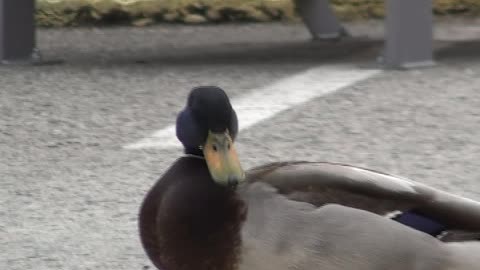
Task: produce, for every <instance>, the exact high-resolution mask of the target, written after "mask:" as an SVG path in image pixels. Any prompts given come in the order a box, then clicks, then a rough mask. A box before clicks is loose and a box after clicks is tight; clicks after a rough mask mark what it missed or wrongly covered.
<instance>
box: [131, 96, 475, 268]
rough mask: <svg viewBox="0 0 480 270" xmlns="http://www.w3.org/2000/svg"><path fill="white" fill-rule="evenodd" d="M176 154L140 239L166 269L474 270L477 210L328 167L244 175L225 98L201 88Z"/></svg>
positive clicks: (366, 173)
mask: <svg viewBox="0 0 480 270" xmlns="http://www.w3.org/2000/svg"><path fill="white" fill-rule="evenodd" d="M176 127H177V128H176V134H177V137H178V139H179V140H180V141H181V143H182V144H183V146H184V152H185V153H184V155H183V156H181V157H179V158H178V159H177V160H176V161H175V162H174V164H173V165H171V167H170V168H169V169H168V170H167V171H166V172H165V173H164V174H163V176H162V177H161V178H160V179H159V180H158V182H157V183H156V184H155V185H154V186H153V187H152V189H151V190H150V191H149V192H148V193H147V195H146V197H145V199H144V201H143V203H142V205H141V208H140V215H139V231H140V238H141V242H142V245H143V248H144V249H145V251H146V253H147V255H148V257H149V258H150V260H151V261H152V262H153V264H154V265H155V266H156V267H157V268H158V269H162V270H192V269H195V270H244V269H245V270H247V269H248V270H252V269H255V270H287V269H288V270H290V269H297V270H312V269H319V270H320V269H322V270H324V269H328V270H345V269H356V270H367V269H368V270H372V269H389V270H395V269H398V270H400V269H401V270H447V269H452V270H453V269H462V270H473V269H478V267H479V266H478V265H477V264H478V263H477V259H476V256H477V255H474V254H476V253H477V252H480V244H479V243H478V242H476V241H474V240H475V239H478V238H479V232H480V204H479V203H478V202H475V201H471V200H468V199H465V198H461V197H458V196H455V195H452V194H449V193H446V192H442V191H439V190H436V189H434V188H431V187H428V186H426V185H422V184H420V183H416V182H414V181H411V180H408V179H404V178H401V177H398V176H393V175H389V174H385V173H381V172H376V171H373V170H369V169H363V168H358V167H354V166H349V165H345V164H335V163H326V162H301V161H300V162H278V163H271V164H266V165H262V166H259V167H256V168H253V169H250V170H248V171H244V170H243V169H242V166H241V164H240V161H239V158H238V156H237V153H236V150H235V144H234V142H235V139H236V137H237V134H238V121H237V116H236V113H235V110H234V109H233V108H232V105H231V104H230V101H229V98H228V96H227V95H226V93H225V91H223V90H222V89H220V88H218V87H212V86H203V87H197V88H194V89H193V90H192V91H191V92H190V94H189V97H188V101H187V104H186V107H185V108H184V109H183V110H182V111H181V112H180V113H179V115H178V117H177V124H176Z"/></svg>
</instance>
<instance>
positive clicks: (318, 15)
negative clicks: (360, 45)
mask: <svg viewBox="0 0 480 270" xmlns="http://www.w3.org/2000/svg"><path fill="white" fill-rule="evenodd" d="M295 3H296V5H297V10H298V13H299V15H300V16H301V17H302V19H303V22H304V23H305V25H306V26H307V28H308V30H309V31H310V33H311V34H312V36H313V38H314V39H332V38H333V39H336V38H339V37H341V36H343V35H345V34H346V32H345V30H344V28H343V27H342V25H341V24H340V22H339V20H338V18H337V16H335V13H334V12H333V9H332V7H331V6H330V3H329V1H328V0H296V1H295Z"/></svg>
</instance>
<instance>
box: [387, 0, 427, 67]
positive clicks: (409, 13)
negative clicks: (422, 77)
mask: <svg viewBox="0 0 480 270" xmlns="http://www.w3.org/2000/svg"><path fill="white" fill-rule="evenodd" d="M386 1H387V2H386V9H387V17H386V19H385V28H386V29H385V30H386V31H385V35H386V41H385V52H384V53H385V54H384V55H383V57H384V59H383V63H384V65H385V66H386V67H387V68H415V67H424V66H431V65H434V61H433V12H432V0H386Z"/></svg>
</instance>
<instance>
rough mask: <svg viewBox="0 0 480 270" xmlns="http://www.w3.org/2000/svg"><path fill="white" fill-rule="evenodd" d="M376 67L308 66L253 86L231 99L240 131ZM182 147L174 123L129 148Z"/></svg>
mask: <svg viewBox="0 0 480 270" xmlns="http://www.w3.org/2000/svg"><path fill="white" fill-rule="evenodd" d="M380 72H381V70H377V69H375V70H374V69H359V68H357V67H354V66H352V65H329V66H321V67H317V68H312V69H308V70H306V71H305V72H302V73H299V74H297V75H294V76H291V77H288V78H284V79H282V80H280V81H277V82H275V83H273V84H271V85H268V86H265V87H262V88H258V89H253V90H251V91H248V93H247V94H245V95H242V96H239V97H237V98H234V99H232V100H231V102H232V106H233V108H234V109H235V111H236V112H237V116H238V119H239V127H240V130H242V129H246V128H249V127H251V126H253V125H255V124H257V123H258V122H261V121H263V120H265V119H268V118H270V117H272V116H274V115H275V114H278V113H279V112H282V111H284V110H287V109H289V108H291V107H293V106H296V105H299V104H302V103H305V102H307V101H309V100H311V99H314V98H317V97H320V96H323V95H326V94H329V93H332V92H335V91H337V90H339V89H342V88H345V87H348V86H351V85H353V84H355V83H357V82H359V81H362V80H365V79H367V78H370V77H372V76H374V75H376V74H379V73H380ZM175 147H181V144H180V142H179V141H178V139H177V137H176V135H175V125H170V126H168V127H166V128H164V129H161V130H159V131H157V132H155V133H153V134H152V135H151V136H149V137H147V138H144V139H142V140H140V141H138V142H136V143H133V144H129V145H126V146H125V148H127V149H142V148H161V149H168V148H175Z"/></svg>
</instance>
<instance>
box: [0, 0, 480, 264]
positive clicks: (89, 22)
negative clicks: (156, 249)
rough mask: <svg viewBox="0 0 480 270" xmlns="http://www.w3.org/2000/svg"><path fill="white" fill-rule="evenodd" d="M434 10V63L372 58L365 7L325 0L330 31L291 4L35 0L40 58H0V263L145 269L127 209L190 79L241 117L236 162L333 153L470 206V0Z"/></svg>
mask: <svg viewBox="0 0 480 270" xmlns="http://www.w3.org/2000/svg"><path fill="white" fill-rule="evenodd" d="M299 1H300V0H299ZM0 2H1V1H0ZM2 3H3V2H2ZM433 3H434V8H433V14H434V25H435V28H434V40H435V41H434V43H433V48H434V59H435V65H431V66H428V67H424V68H413V69H384V68H382V67H381V66H379V65H378V60H379V58H381V54H382V51H383V49H384V38H385V35H386V31H385V23H384V19H385V7H384V4H385V1H381V0H350V1H340V0H335V1H333V0H332V1H331V5H332V7H333V10H334V11H335V14H336V15H337V16H338V18H339V20H340V22H341V23H342V25H343V27H345V29H346V30H347V31H348V33H349V34H350V35H349V36H346V37H344V38H335V39H332V40H313V39H312V36H311V34H310V32H309V31H308V29H307V28H306V27H305V26H304V24H303V23H302V20H301V19H300V17H299V15H298V12H297V8H296V5H295V2H293V1H290V0H242V1H240V0H205V1H198V0H177V1H174V0H138V1H132V0H128V1H127V0H37V2H36V10H35V21H36V24H37V26H38V28H37V29H36V30H35V33H36V48H37V49H38V51H37V53H38V54H39V55H41V57H42V59H44V60H45V61H44V62H42V63H33V64H30V63H21V64H5V65H0V89H1V90H0V172H1V173H0V254H2V255H1V256H0V269H5V270H7V269H8V270H25V269H35V270H47V269H48V270H50V269H72V270H73V269H116V270H121V269H129V270H132V269H139V270H140V269H149V268H150V269H153V268H152V267H153V266H151V265H150V262H149V261H148V259H147V258H146V256H145V254H144V252H143V249H142V248H141V246H140V242H139V238H138V232H137V227H136V226H137V214H138V210H139V206H140V203H141V201H142V198H143V196H144V195H145V193H146V192H147V190H148V189H149V188H150V187H151V185H153V183H154V182H155V181H156V180H157V179H158V177H160V175H161V174H162V173H163V172H164V171H165V170H166V169H167V168H168V166H169V165H170V164H171V163H172V162H173V161H174V160H175V159H176V158H178V157H179V156H180V155H181V154H182V149H181V148H180V147H178V144H177V141H176V138H175V134H174V132H173V129H172V128H173V126H172V125H173V124H174V122H175V117H176V115H177V112H178V111H179V110H181V109H182V107H183V106H184V105H185V102H186V97H187V94H188V92H189V91H190V89H191V88H193V87H195V86H198V85H217V86H220V87H222V88H223V89H225V91H226V92H227V93H228V95H229V96H230V98H231V99H232V102H233V105H234V108H235V109H237V110H238V111H239V112H240V113H239V118H240V126H241V128H242V129H241V131H240V134H239V137H238V149H239V156H240V159H241V161H242V164H243V166H244V167H245V168H250V167H253V166H257V165H261V164H264V163H267V162H270V161H279V160H310V161H332V162H343V163H348V164H353V165H357V166H363V167H367V168H371V169H376V170H380V171H385V172H389V173H393V174H398V175H402V176H405V177H409V178H411V179H413V180H416V181H419V182H422V183H426V184H428V185H431V186H434V187H437V188H440V189H443V190H446V191H449V192H453V193H455V194H458V195H461V196H465V197H468V198H471V199H477V200H478V199H480V184H479V181H480V168H479V166H478V165H479V160H480V134H479V130H480V17H479V14H480V0H436V1H434V2H433ZM4 16H5V15H4ZM407 31H408V29H407ZM412 31H413V30H412Z"/></svg>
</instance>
